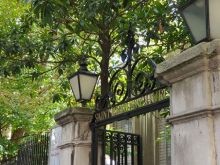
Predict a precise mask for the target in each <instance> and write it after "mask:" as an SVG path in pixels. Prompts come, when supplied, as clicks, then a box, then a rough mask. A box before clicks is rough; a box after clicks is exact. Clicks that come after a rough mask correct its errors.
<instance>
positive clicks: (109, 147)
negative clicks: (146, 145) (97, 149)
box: [100, 130, 142, 165]
mask: <svg viewBox="0 0 220 165" xmlns="http://www.w3.org/2000/svg"><path fill="white" fill-rule="evenodd" d="M100 133H101V134H102V137H101V140H102V142H101V145H102V146H101V147H102V152H103V154H102V157H101V162H102V163H101V164H102V165H134V164H137V165H141V162H142V161H141V158H142V156H141V155H142V153H141V151H142V150H141V139H140V136H139V135H136V134H132V133H124V132H118V131H109V130H108V131H107V130H100Z"/></svg>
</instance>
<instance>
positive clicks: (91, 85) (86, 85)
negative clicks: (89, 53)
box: [69, 56, 98, 106]
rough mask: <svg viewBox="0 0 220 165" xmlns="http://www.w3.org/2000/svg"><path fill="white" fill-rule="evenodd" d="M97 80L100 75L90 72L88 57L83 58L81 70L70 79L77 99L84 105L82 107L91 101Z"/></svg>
mask: <svg viewBox="0 0 220 165" xmlns="http://www.w3.org/2000/svg"><path fill="white" fill-rule="evenodd" d="M97 79H98V74H95V73H92V72H90V71H88V69H87V62H86V57H85V56H83V58H82V60H81V61H80V68H79V70H78V71H77V72H76V73H74V74H73V75H72V76H71V77H70V78H69V81H70V84H71V88H72V91H73V94H74V96H75V99H76V101H77V102H80V103H82V106H85V105H86V102H87V101H89V100H91V98H92V94H93V91H94V89H95V86H96V82H97Z"/></svg>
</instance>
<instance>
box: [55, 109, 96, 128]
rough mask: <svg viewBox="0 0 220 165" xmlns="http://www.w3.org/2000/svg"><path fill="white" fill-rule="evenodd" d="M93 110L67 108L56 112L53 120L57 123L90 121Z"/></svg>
mask: <svg viewBox="0 0 220 165" xmlns="http://www.w3.org/2000/svg"><path fill="white" fill-rule="evenodd" d="M92 115H93V111H92V110H90V109H88V108H81V107H79V108H69V109H66V110H64V111H61V112H59V113H57V114H56V115H55V116H54V120H55V121H56V122H57V124H59V125H65V124H67V123H70V122H73V121H90V120H91V118H92Z"/></svg>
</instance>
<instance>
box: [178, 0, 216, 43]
mask: <svg viewBox="0 0 220 165" xmlns="http://www.w3.org/2000/svg"><path fill="white" fill-rule="evenodd" d="M219 9H220V1H219V0H190V1H189V2H188V3H187V4H185V5H183V6H181V7H180V8H179V10H180V13H181V14H182V16H183V19H184V21H185V22H186V24H187V27H188V28H189V30H190V33H191V35H192V37H193V40H194V42H195V43H199V42H201V41H209V40H212V39H216V38H220V30H219V29H220V17H219Z"/></svg>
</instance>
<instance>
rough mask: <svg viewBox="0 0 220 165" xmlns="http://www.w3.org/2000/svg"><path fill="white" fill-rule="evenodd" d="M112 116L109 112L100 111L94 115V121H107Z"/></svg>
mask: <svg viewBox="0 0 220 165" xmlns="http://www.w3.org/2000/svg"><path fill="white" fill-rule="evenodd" d="M111 116H112V114H111V112H110V111H102V112H99V113H96V114H95V118H96V121H101V120H105V119H108V118H110V117H111Z"/></svg>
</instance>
